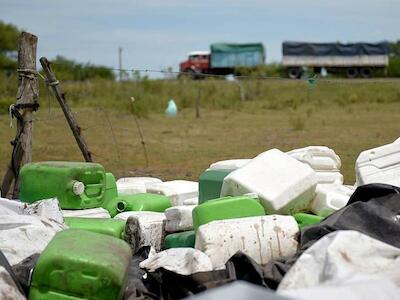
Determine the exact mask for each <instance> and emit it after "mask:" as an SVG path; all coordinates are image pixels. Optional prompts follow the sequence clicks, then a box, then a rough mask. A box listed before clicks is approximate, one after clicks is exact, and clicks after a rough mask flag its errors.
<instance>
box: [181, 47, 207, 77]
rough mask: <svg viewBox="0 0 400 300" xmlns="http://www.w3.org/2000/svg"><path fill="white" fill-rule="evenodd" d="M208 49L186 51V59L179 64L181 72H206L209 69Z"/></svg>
mask: <svg viewBox="0 0 400 300" xmlns="http://www.w3.org/2000/svg"><path fill="white" fill-rule="evenodd" d="M210 58H211V53H210V51H193V52H189V53H188V59H187V60H186V61H184V62H182V63H180V64H179V69H180V71H181V72H188V73H190V74H193V75H195V74H201V73H203V74H206V73H209V70H210Z"/></svg>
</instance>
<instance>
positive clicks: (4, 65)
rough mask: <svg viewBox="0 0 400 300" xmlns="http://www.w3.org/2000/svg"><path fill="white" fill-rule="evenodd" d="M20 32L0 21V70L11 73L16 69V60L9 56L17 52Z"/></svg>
mask: <svg viewBox="0 0 400 300" xmlns="http://www.w3.org/2000/svg"><path fill="white" fill-rule="evenodd" d="M20 34H21V31H20V30H19V29H18V28H17V27H16V26H14V25H12V24H7V23H4V22H2V21H0V69H1V70H6V71H11V70H13V69H15V68H16V60H15V59H12V58H11V57H10V54H11V53H12V52H14V51H16V50H17V47H18V46H17V42H18V36H19V35H20Z"/></svg>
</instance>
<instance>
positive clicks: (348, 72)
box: [346, 68, 358, 78]
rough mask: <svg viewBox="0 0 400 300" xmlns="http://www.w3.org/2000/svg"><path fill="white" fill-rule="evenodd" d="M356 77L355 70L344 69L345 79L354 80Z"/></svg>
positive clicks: (356, 72)
mask: <svg viewBox="0 0 400 300" xmlns="http://www.w3.org/2000/svg"><path fill="white" fill-rule="evenodd" d="M357 76H358V70H357V68H347V69H346V77H347V78H356V77H357Z"/></svg>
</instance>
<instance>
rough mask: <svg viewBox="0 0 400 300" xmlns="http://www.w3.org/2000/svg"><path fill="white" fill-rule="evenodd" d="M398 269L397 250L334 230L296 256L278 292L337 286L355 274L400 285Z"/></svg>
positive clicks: (364, 236)
mask: <svg viewBox="0 0 400 300" xmlns="http://www.w3.org/2000/svg"><path fill="white" fill-rule="evenodd" d="M354 241H356V242H354ZM399 269H400V249H399V248H396V247H393V246H391V245H388V244H386V243H383V242H381V241H378V240H376V239H373V238H371V237H369V236H367V235H365V234H362V233H360V232H357V231H352V230H346V231H336V232H332V233H330V234H328V235H326V236H324V237H323V238H321V239H320V240H318V241H317V242H316V243H315V244H314V245H312V246H311V247H310V248H308V249H307V250H306V251H305V252H304V253H303V254H302V255H301V256H300V257H299V259H298V260H297V261H296V263H295V264H294V265H293V267H292V268H291V269H290V270H289V272H288V273H287V274H286V275H285V277H284V278H283V280H282V281H281V283H280V285H279V287H278V290H292V289H299V288H309V287H314V286H318V285H321V284H325V283H329V282H333V283H335V284H341V283H343V282H345V281H346V280H348V279H349V278H352V277H354V276H357V275H358V274H364V275H365V274H379V276H381V277H385V278H386V279H388V280H392V281H393V282H395V283H396V284H397V285H399V286H400V272H399Z"/></svg>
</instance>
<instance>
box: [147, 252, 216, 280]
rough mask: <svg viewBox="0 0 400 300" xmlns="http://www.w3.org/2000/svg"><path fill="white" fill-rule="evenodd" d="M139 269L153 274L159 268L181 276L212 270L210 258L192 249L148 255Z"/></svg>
mask: <svg viewBox="0 0 400 300" xmlns="http://www.w3.org/2000/svg"><path fill="white" fill-rule="evenodd" d="M140 267H141V268H144V269H147V270H149V272H154V271H155V270H157V269H159V268H164V269H166V270H169V271H172V272H175V273H177V274H181V275H190V274H193V273H197V272H207V271H211V270H212V269H213V267H212V263H211V260H210V258H209V257H208V256H207V255H206V254H204V253H203V252H201V251H199V250H196V249H193V248H172V249H168V250H164V251H161V252H159V253H156V254H154V255H150V256H149V258H147V259H146V260H145V261H143V262H142V263H140Z"/></svg>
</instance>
